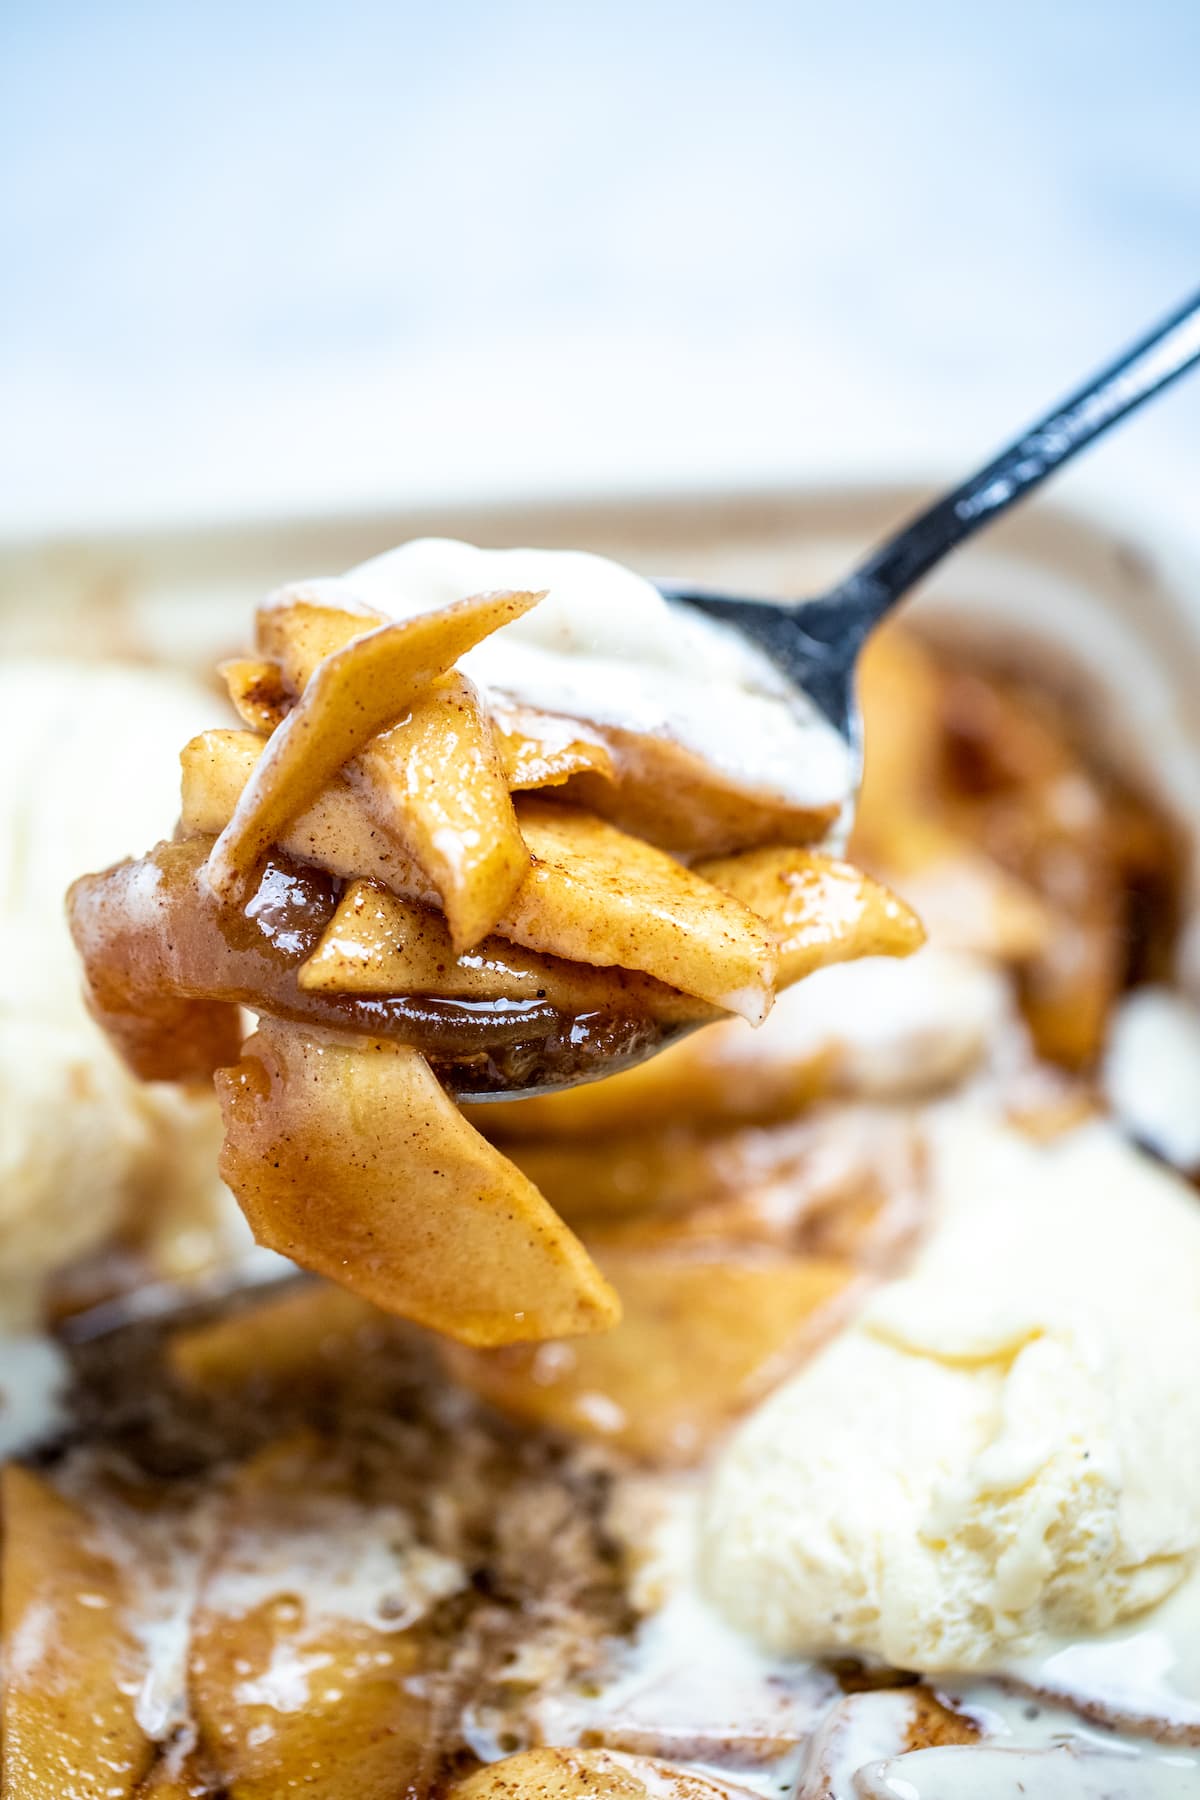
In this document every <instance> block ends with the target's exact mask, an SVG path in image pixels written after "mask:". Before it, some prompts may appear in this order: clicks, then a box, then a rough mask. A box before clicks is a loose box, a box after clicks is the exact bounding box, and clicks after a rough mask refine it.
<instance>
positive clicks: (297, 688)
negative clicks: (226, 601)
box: [254, 582, 389, 699]
mask: <svg viewBox="0 0 1200 1800" xmlns="http://www.w3.org/2000/svg"><path fill="white" fill-rule="evenodd" d="M388 622H389V621H388V615H387V614H386V613H383V612H380V611H379V609H378V608H377V607H374V606H367V605H365V604H364V603H363V602H362V601H361V600H358V599H355V600H354V601H353V603H351V602H350V601H349V600H348V599H347V598H346V596H345V590H344V589H342V588H341V587H340V584H338V592H337V594H336V597H335V595H334V594H333V593H332V592H331V591H330V589H329V588H328V587H324V588H323V587H322V585H321V584H319V583H308V582H301V583H298V584H297V585H295V586H292V587H285V588H280V589H279V590H278V591H277V592H276V593H274V594H272V595H271V596H270V598H269V599H268V600H267V601H266V602H265V604H264V605H262V606H260V607H259V608H258V611H257V612H256V613H255V616H254V641H255V645H256V647H257V649H258V651H259V653H260V655H262V656H265V657H268V658H269V659H270V660H271V661H272V662H273V663H275V664H276V665H277V666H278V667H279V668H280V669H281V670H282V672H283V679H284V681H285V683H286V684H287V687H288V689H289V690H290V692H291V694H292V697H293V699H297V698H299V696H300V695H301V694H302V693H303V692H304V690H305V688H306V687H307V686H308V681H309V677H310V676H311V675H312V673H313V671H314V670H315V669H316V667H317V665H318V664H319V663H323V662H324V661H325V658H326V657H327V656H333V655H335V654H336V652H337V651H339V650H344V649H345V647H346V645H347V644H350V643H353V641H354V639H355V638H359V637H363V636H364V635H365V633H367V632H368V631H374V630H375V629H376V628H377V627H378V626H380V625H386V624H388Z"/></svg>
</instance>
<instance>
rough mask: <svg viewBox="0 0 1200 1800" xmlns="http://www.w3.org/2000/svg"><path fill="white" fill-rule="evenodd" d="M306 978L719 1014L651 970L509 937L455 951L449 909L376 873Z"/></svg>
mask: <svg viewBox="0 0 1200 1800" xmlns="http://www.w3.org/2000/svg"><path fill="white" fill-rule="evenodd" d="M299 982H300V986H301V988H303V989H304V990H305V991H306V992H308V993H337V994H431V995H432V994H438V995H442V996H444V997H446V998H455V999H465V1000H487V999H498V1000H544V1001H545V1002H546V1003H547V1004H548V1005H550V1006H556V1007H558V1008H559V1009H560V1010H561V1011H563V1012H565V1013H586V1012H594V1011H605V1010H608V1011H616V1012H629V1011H633V1012H644V1013H645V1014H646V1015H647V1016H648V1017H650V1018H654V1019H658V1020H660V1021H662V1022H663V1023H664V1024H683V1023H690V1022H699V1021H702V1020H705V1019H710V1018H718V1017H719V1016H720V1015H719V1013H718V1012H717V1010H716V1008H715V1007H711V1006H708V1005H707V1004H706V1003H705V1002H704V1001H703V1000H694V999H692V998H690V997H689V996H688V995H686V994H680V993H677V992H676V991H675V990H674V989H673V988H669V987H667V986H665V984H664V983H662V982H660V981H655V980H654V979H653V977H652V976H649V975H639V974H637V973H635V972H634V971H633V970H630V969H616V968H610V969H600V968H595V967H593V966H591V965H589V964H587V963H574V962H565V961H564V960H563V959H562V958H560V957H555V956H539V955H538V953H537V952H536V951H535V950H525V949H523V948H522V947H521V946H520V945H518V944H510V943H509V942H508V941H507V940H506V939H505V938H485V939H484V941H483V943H482V944H480V945H478V946H477V947H476V949H474V950H470V951H467V952H466V953H465V954H464V955H462V956H457V957H456V956H455V953H454V946H453V945H452V944H451V942H450V934H449V931H448V930H447V927H446V921H445V920H444V919H443V918H442V916H441V914H440V913H436V912H434V911H432V909H431V908H430V907H427V906H421V905H419V904H418V903H417V902H415V901H412V900H401V899H400V898H399V897H398V896H397V895H396V894H393V893H391V892H390V891H389V890H388V889H387V888H382V887H379V886H377V885H376V884H375V883H373V882H369V881H355V882H351V884H350V885H349V887H348V888H347V889H346V892H345V893H344V894H343V895H342V898H341V900H340V902H339V903H338V909H337V911H336V913H335V914H334V916H333V918H332V919H331V920H330V922H329V924H328V926H327V927H326V929H325V933H324V935H323V936H322V938H321V942H320V944H319V945H318V946H317V949H316V950H315V951H314V952H313V954H312V956H310V957H309V959H308V961H307V962H306V963H305V964H304V965H303V967H302V968H301V969H300V973H299Z"/></svg>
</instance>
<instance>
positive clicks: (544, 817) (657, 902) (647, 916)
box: [181, 715, 778, 1023]
mask: <svg viewBox="0 0 1200 1800" xmlns="http://www.w3.org/2000/svg"><path fill="white" fill-rule="evenodd" d="M293 716H294V715H293ZM277 735H278V734H277ZM271 741H272V742H273V741H274V740H271ZM263 754H264V752H263V745H262V740H261V739H260V738H256V737H255V736H254V734H253V733H252V732H249V731H244V732H236V731H235V732H228V731H225V732H222V731H208V732H204V733H202V734H201V736H200V737H198V738H194V739H193V740H192V742H191V743H190V744H189V745H188V746H187V748H186V749H185V750H184V752H183V756H182V759H181V760H182V766H183V825H184V829H185V830H187V831H192V832H205V831H214V830H217V831H219V830H221V828H222V825H223V824H224V822H225V818H223V817H222V815H223V814H224V815H225V817H226V818H227V817H228V816H229V814H228V812H227V811H226V808H230V807H231V803H232V808H231V810H232V809H233V808H236V809H238V810H240V808H241V804H242V802H241V800H240V799H239V795H241V794H243V793H245V792H248V791H249V790H250V788H251V787H252V785H253V782H254V780H255V779H256V778H257V776H256V770H257V767H258V764H259V762H261V759H262V757H263ZM256 759H257V760H256ZM517 818H518V821H519V823H520V827H521V833H522V836H523V837H524V839H525V842H526V844H527V845H528V847H529V849H530V851H531V853H532V856H533V865H532V868H531V869H530V872H529V874H528V875H527V876H526V877H525V880H524V881H523V882H522V883H521V886H520V887H519V888H518V890H517V893H516V896H515V898H514V900H513V902H512V903H511V905H510V906H509V908H508V909H507V911H506V912H505V913H504V914H503V915H502V917H501V918H500V919H499V920H498V921H497V930H498V932H499V934H500V935H501V936H502V937H505V938H507V939H510V940H511V941H512V942H513V943H517V944H522V945H524V946H525V947H526V948H528V949H531V950H538V951H541V952H543V953H545V954H548V955H551V956H560V957H563V958H565V959H567V960H568V961H575V962H585V963H595V964H599V965H601V966H604V967H614V966H615V967H620V968H625V969H634V970H638V971H640V972H642V973H644V974H647V975H652V976H654V977H655V978H656V979H657V980H659V981H662V982H664V983H665V984H666V985H667V986H668V987H672V988H677V989H680V990H682V991H683V992H684V993H686V994H691V995H692V996H694V997H696V998H699V999H702V1000H707V1001H709V1002H711V1003H712V1004H713V1005H715V1006H717V1007H720V1008H724V1009H725V1010H728V1011H731V1012H740V1013H742V1014H743V1015H744V1016H745V1017H746V1018H748V1019H750V1020H751V1021H752V1022H753V1023H758V1022H759V1021H760V1020H761V1019H762V1018H764V1017H765V1015H766V1013H767V1011H768V1009H769V1007H770V1002H771V997H772V982H773V979H774V975H775V970H776V967H777V962H778V953H777V951H776V948H775V945H774V942H773V938H772V934H771V931H770V930H769V928H768V927H767V925H765V924H764V923H763V921H762V920H760V919H757V918H756V917H755V916H754V914H753V913H752V912H751V911H750V910H749V909H748V908H747V907H745V906H743V905H742V904H741V903H740V902H739V901H737V900H736V899H734V898H733V897H732V896H730V895H727V894H724V893H722V892H721V891H720V890H719V889H717V888H716V887H714V886H713V885H712V883H711V882H707V881H705V880H703V879H702V878H700V877H699V876H697V875H696V874H694V873H693V872H692V871H690V870H688V869H685V868H684V867H683V866H682V865H681V864H680V863H677V862H676V861H674V859H673V858H672V857H669V856H667V855H666V854H665V853H664V852H663V851H661V850H656V849H654V848H653V847H652V846H651V845H649V844H644V843H642V842H641V841H640V840H639V839H637V838H630V837H626V836H625V834H624V833H623V832H620V831H618V830H617V829H616V827H615V826H612V825H609V824H607V823H606V822H605V821H604V820H603V819H595V818H593V817H592V816H591V815H590V814H588V813H585V812H581V811H579V810H578V809H577V808H575V807H567V806H554V805H553V804H551V803H549V802H547V801H544V800H542V799H540V798H532V797H530V796H528V795H523V796H522V797H521V799H520V802H519V805H518V809H517ZM280 847H281V848H282V849H285V850H286V851H287V852H288V854H289V855H292V856H296V857H298V858H300V859H301V860H303V861H306V862H312V863H315V864H317V865H318V866H319V867H321V868H325V869H328V870H329V871H330V872H331V873H333V874H336V875H341V876H343V877H346V876H353V875H362V876H372V877H374V878H375V879H376V880H379V881H382V882H384V883H385V884H386V886H388V887H390V888H391V889H392V890H393V891H394V892H396V893H398V894H400V895H401V897H406V898H409V899H414V900H422V901H425V902H429V903H433V904H436V902H437V895H436V892H435V890H434V889H433V885H432V883H431V882H430V881H429V879H428V877H427V876H425V875H424V874H423V872H422V871H421V870H420V868H419V867H418V865H417V864H416V863H415V862H414V860H413V859H412V858H411V857H410V856H409V855H408V853H407V851H406V850H405V849H404V848H403V846H402V845H401V844H399V842H398V841H396V840H395V839H394V837H393V836H392V835H391V834H390V833H387V832H384V831H383V829H382V828H381V827H379V826H377V825H374V824H373V823H372V822H371V821H370V819H369V818H368V816H367V814H366V811H365V809H364V807H363V806H362V802H361V799H360V798H359V797H358V796H356V795H354V794H353V793H351V791H350V790H349V788H347V787H343V786H339V785H338V784H336V783H335V784H333V785H331V786H329V787H327V788H326V790H325V792H324V793H323V794H321V795H320V796H319V797H318V798H317V801H316V803H315V804H313V805H311V806H310V807H309V809H308V811H307V812H306V813H304V814H302V815H300V816H299V817H298V818H297V819H296V820H295V821H294V822H293V823H292V824H291V826H290V828H289V829H286V830H285V831H284V834H283V836H282V838H281V840H280Z"/></svg>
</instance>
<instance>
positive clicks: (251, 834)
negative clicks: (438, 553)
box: [209, 593, 541, 897]
mask: <svg viewBox="0 0 1200 1800" xmlns="http://www.w3.org/2000/svg"><path fill="white" fill-rule="evenodd" d="M540 598H541V595H540V594H533V593H503V594H482V595H478V596H476V597H474V598H472V599H468V600H460V601H458V602H457V603H456V604H455V605H453V606H448V607H445V608H443V609H442V610H441V611H440V612H436V613H423V614H421V615H419V616H418V617H417V618H414V619H408V620H405V621H404V622H402V623H400V624H387V625H379V626H376V627H375V628H374V630H371V631H367V632H366V633H365V634H364V635H363V636H361V637H357V638H354V639H353V640H352V641H351V642H350V643H348V644H346V645H345V646H344V647H343V648H342V649H340V650H336V651H334V652H333V653H332V655H329V656H326V657H325V658H324V660H323V661H322V662H320V663H318V665H317V667H316V668H315V669H314V671H313V673H312V675H311V677H310V679H309V681H308V684H307V686H306V687H305V689H304V691H303V693H302V694H301V696H300V699H299V700H298V701H297V703H296V705H295V706H294V707H293V709H292V711H291V712H290V713H289V714H288V716H287V718H286V719H285V720H284V722H283V724H282V725H280V726H279V728H278V729H277V730H276V731H275V732H274V733H273V734H272V735H271V737H270V738H269V739H268V740H267V744H266V748H265V750H264V752H263V755H262V756H261V758H260V759H259V761H258V763H257V764H256V766H255V770H254V774H253V775H252V777H251V779H250V781H249V782H248V783H247V785H246V788H245V789H244V790H243V793H242V795H241V798H240V799H239V801H238V804H237V808H236V810H235V812H234V815H233V818H232V819H231V820H230V821H229V824H228V825H227V826H226V827H225V829H224V831H223V832H222V834H221V836H220V838H219V839H218V841H217V843H216V845H215V846H214V848H213V855H212V861H211V865H210V870H209V878H210V880H211V882H212V884H213V887H214V889H215V891H216V892H217V893H219V894H222V895H224V896H226V897H233V896H235V895H236V894H237V892H238V891H239V890H240V888H241V887H242V886H243V885H244V884H245V881H246V880H247V878H248V877H249V875H250V874H251V873H252V872H253V870H254V868H255V866H256V865H257V863H258V862H259V860H260V859H261V857H262V856H263V855H264V854H265V853H266V851H267V850H268V849H269V847H270V846H271V844H273V843H276V842H278V840H279V837H280V834H281V833H282V832H284V831H285V830H286V828H287V826H288V825H289V824H290V823H291V822H292V821H293V820H294V819H296V818H298V817H299V815H300V814H301V813H303V811H304V809H305V808H306V807H307V806H308V805H310V804H311V802H312V801H313V800H314V799H315V798H316V796H317V795H318V794H319V793H320V792H321V789H322V788H323V787H325V786H326V784H327V783H328V782H329V781H330V780H332V778H333V777H334V776H335V775H336V774H338V772H339V771H340V770H341V769H343V768H344V767H345V765H346V764H347V763H348V762H349V761H350V760H351V758H352V757H354V756H356V755H357V754H358V752H359V751H360V750H361V749H362V748H363V746H364V745H365V744H367V743H368V742H369V741H370V739H371V738H372V737H374V736H375V735H376V733H377V732H380V731H383V730H385V729H386V728H387V727H388V726H389V725H394V724H395V723H396V721H397V719H399V718H400V717H401V715H402V714H403V713H404V711H405V709H406V708H407V707H408V706H409V705H410V704H411V703H412V701H413V700H414V699H415V698H416V697H417V696H418V695H419V694H421V693H422V691H423V690H424V689H426V688H427V687H428V686H429V685H430V683H431V682H433V681H435V680H436V679H437V677H438V676H439V675H442V674H444V673H445V672H446V670H447V669H449V668H450V667H452V665H453V664H454V663H456V662H457V661H458V659H459V657H460V656H462V655H463V654H464V653H465V652H466V651H467V650H469V649H470V648H471V646H472V645H473V644H477V643H478V642H479V640H480V639H481V638H484V637H486V636H488V634H489V633H490V632H493V631H496V630H498V629H499V628H500V627H501V626H502V625H506V624H508V623H510V622H511V621H512V620H513V619H516V618H520V616H521V615H522V614H523V613H525V612H528V611H529V609H530V607H531V606H534V605H536V603H537V601H538V600H539V599H540Z"/></svg>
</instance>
